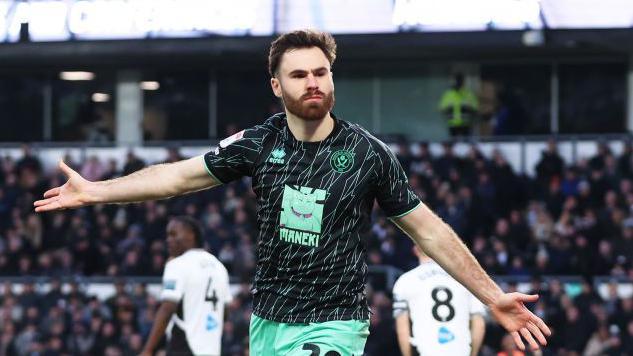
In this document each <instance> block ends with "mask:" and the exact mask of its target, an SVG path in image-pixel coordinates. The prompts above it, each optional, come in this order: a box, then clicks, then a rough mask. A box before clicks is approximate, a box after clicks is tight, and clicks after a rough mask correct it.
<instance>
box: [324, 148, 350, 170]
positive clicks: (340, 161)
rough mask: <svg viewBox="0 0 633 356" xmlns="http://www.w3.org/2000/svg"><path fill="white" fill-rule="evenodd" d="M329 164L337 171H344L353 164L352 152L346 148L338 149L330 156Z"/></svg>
mask: <svg viewBox="0 0 633 356" xmlns="http://www.w3.org/2000/svg"><path fill="white" fill-rule="evenodd" d="M330 165H331V166H332V169H333V170H334V171H335V172H337V173H345V172H347V171H349V169H350V168H352V166H353V165H354V153H352V152H350V151H348V150H338V151H336V152H334V153H332V156H330Z"/></svg>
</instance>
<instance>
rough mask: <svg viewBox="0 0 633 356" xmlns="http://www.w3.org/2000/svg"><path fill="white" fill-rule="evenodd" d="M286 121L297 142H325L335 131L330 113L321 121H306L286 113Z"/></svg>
mask: <svg viewBox="0 0 633 356" xmlns="http://www.w3.org/2000/svg"><path fill="white" fill-rule="evenodd" d="M286 121H287V122H288V128H289V129H290V132H292V135H293V136H294V137H295V139H297V141H303V142H318V141H323V140H325V139H326V138H327V137H328V135H329V134H330V133H331V132H332V130H334V119H333V118H332V116H330V113H329V112H328V113H327V114H326V115H325V116H324V117H323V118H322V119H321V120H305V119H302V118H300V117H297V116H295V115H293V114H292V113H290V112H288V111H286Z"/></svg>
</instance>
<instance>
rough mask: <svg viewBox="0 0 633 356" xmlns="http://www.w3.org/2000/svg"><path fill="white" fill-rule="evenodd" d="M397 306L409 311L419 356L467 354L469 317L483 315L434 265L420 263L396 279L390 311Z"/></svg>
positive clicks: (471, 298)
mask: <svg viewBox="0 0 633 356" xmlns="http://www.w3.org/2000/svg"><path fill="white" fill-rule="evenodd" d="M405 303H406V304H405ZM399 306H401V307H403V308H406V309H408V311H409V316H410V319H411V324H412V328H411V329H412V333H413V340H414V343H415V346H416V348H417V349H418V351H419V352H420V354H421V355H422V356H428V355H469V354H470V344H471V336H470V317H471V314H473V313H483V311H484V310H483V305H482V304H481V302H479V301H478V300H477V299H476V298H475V297H474V296H473V295H472V294H471V293H470V292H469V291H468V290H467V289H466V288H465V287H464V286H462V285H461V284H459V283H458V282H457V281H456V280H455V279H453V278H452V277H451V276H450V275H448V273H446V272H445V271H444V270H443V269H442V268H441V267H440V266H439V265H438V264H437V263H435V262H425V263H422V264H421V265H420V266H418V267H417V268H415V269H413V270H411V271H409V272H407V273H405V274H403V275H402V276H401V277H400V278H399V279H398V281H397V282H396V284H395V285H394V308H398V307H399Z"/></svg>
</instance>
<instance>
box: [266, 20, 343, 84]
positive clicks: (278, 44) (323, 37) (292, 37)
mask: <svg viewBox="0 0 633 356" xmlns="http://www.w3.org/2000/svg"><path fill="white" fill-rule="evenodd" d="M311 47H317V48H319V49H321V51H323V54H325V57H326V58H327V60H328V61H329V62H330V66H332V65H333V64H334V60H335V59H336V41H334V37H332V35H331V34H329V33H327V32H320V31H313V30H298V31H292V32H288V33H285V34H283V35H281V36H279V37H277V39H276V40H274V41H273V42H272V43H271V44H270V52H269V53H268V73H270V76H271V77H275V76H277V70H278V69H279V62H281V57H282V56H283V55H284V53H286V52H288V51H289V50H293V49H298V48H311Z"/></svg>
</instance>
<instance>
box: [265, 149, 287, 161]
mask: <svg viewBox="0 0 633 356" xmlns="http://www.w3.org/2000/svg"><path fill="white" fill-rule="evenodd" d="M284 157H286V151H284V149H283V147H278V148H275V149H274V150H273V151H272V152H271V153H270V157H268V162H270V163H276V164H284V163H285V161H284Z"/></svg>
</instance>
